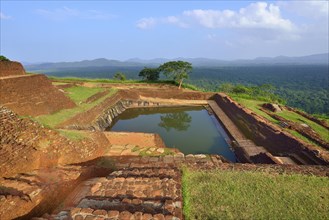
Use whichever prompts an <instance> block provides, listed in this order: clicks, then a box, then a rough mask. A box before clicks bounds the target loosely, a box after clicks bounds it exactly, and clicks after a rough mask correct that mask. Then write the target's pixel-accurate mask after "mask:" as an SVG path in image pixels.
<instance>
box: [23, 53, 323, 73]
mask: <svg viewBox="0 0 329 220" xmlns="http://www.w3.org/2000/svg"><path fill="white" fill-rule="evenodd" d="M172 60H183V61H187V62H190V63H192V65H193V66H203V67H205V66H208V67H211V66H235V65H236V66H237V65H239V66H241V65H302V64H327V65H328V64H329V53H323V54H313V55H309V56H300V57H287V56H277V57H258V58H255V59H250V60H247V59H245V60H243V59H241V60H231V61H227V60H217V59H208V58H182V57H179V58H176V59H165V58H156V59H150V60H143V59H139V58H132V59H129V60H126V61H119V60H109V59H105V58H99V59H95V60H83V61H77V62H57V63H38V64H24V66H25V68H26V69H27V70H28V71H33V70H46V69H66V68H85V67H140V66H158V65H160V64H162V63H165V62H168V61H172Z"/></svg>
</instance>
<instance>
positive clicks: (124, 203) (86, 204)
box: [77, 198, 182, 215]
mask: <svg viewBox="0 0 329 220" xmlns="http://www.w3.org/2000/svg"><path fill="white" fill-rule="evenodd" d="M77 208H80V209H81V210H82V211H83V210H86V209H93V210H105V211H111V210H112V211H113V210H116V211H119V212H123V211H129V212H131V213H135V212H143V213H148V214H152V215H155V214H157V213H161V214H164V215H175V214H176V213H178V212H180V211H179V210H178V209H181V208H182V203H181V201H173V200H166V199H138V198H124V199H118V198H84V199H82V200H81V202H80V203H79V205H78V207H77Z"/></svg>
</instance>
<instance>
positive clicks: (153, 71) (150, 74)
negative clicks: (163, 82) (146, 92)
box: [138, 67, 160, 81]
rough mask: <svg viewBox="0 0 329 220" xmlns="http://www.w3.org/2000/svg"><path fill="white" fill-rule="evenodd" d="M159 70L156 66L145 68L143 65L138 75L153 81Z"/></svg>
mask: <svg viewBox="0 0 329 220" xmlns="http://www.w3.org/2000/svg"><path fill="white" fill-rule="evenodd" d="M159 75H160V71H159V69H158V68H147V67H144V69H142V70H141V71H140V72H139V74H138V76H139V77H143V79H146V80H149V81H155V80H158V79H159Z"/></svg>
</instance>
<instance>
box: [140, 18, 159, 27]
mask: <svg viewBox="0 0 329 220" xmlns="http://www.w3.org/2000/svg"><path fill="white" fill-rule="evenodd" d="M156 23H157V20H156V19H155V18H142V19H140V20H139V21H137V23H136V26H137V27H138V28H140V29H148V28H151V27H153V26H155V24H156Z"/></svg>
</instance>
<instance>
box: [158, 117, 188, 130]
mask: <svg viewBox="0 0 329 220" xmlns="http://www.w3.org/2000/svg"><path fill="white" fill-rule="evenodd" d="M160 120H161V122H160V123H159V126H160V127H163V128H165V129H166V131H170V129H171V128H173V129H175V130H177V131H186V130H187V129H188V128H189V127H190V123H191V121H192V117H191V116H190V115H189V114H188V113H186V112H177V113H167V114H165V115H163V116H160Z"/></svg>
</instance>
